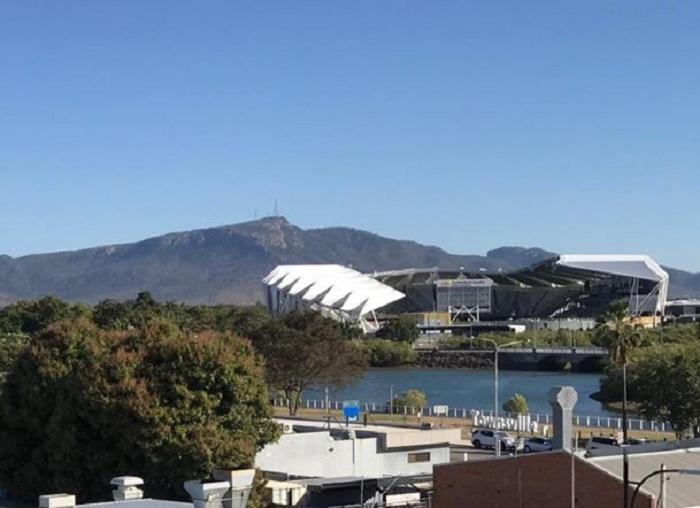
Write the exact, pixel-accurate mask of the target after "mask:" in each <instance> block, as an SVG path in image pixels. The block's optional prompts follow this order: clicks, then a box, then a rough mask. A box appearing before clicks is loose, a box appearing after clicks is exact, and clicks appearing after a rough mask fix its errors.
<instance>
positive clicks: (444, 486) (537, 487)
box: [433, 452, 653, 508]
mask: <svg viewBox="0 0 700 508" xmlns="http://www.w3.org/2000/svg"><path fill="white" fill-rule="evenodd" d="M571 467H572V466H571V455H569V454H568V453H565V452H553V453H540V454H532V455H522V456H520V457H504V458H502V459H493V460H483V461H475V462H464V463H461V464H446V465H443V466H437V467H436V468H435V469H434V474H433V476H434V482H435V507H436V508H471V507H474V508H481V507H488V508H492V507H493V508H511V507H512V508H567V507H569V506H571ZM574 471H575V492H576V496H575V499H576V507H577V508H607V507H610V508H620V507H621V506H622V482H621V481H619V480H617V479H616V478H614V477H612V476H610V475H609V474H607V473H605V472H603V471H600V470H599V469H597V468H595V467H594V466H591V465H590V464H588V463H586V462H585V461H584V460H581V459H578V458H576V459H574ZM633 490H634V489H630V499H631V497H632V491H633ZM634 508H653V501H652V499H651V498H650V497H647V496H646V495H643V494H641V493H640V494H639V495H637V500H636V502H635V507H634Z"/></svg>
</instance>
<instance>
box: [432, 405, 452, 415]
mask: <svg viewBox="0 0 700 508" xmlns="http://www.w3.org/2000/svg"><path fill="white" fill-rule="evenodd" d="M448 410H449V407H448V406H433V414H434V415H435V416H447V411H448Z"/></svg>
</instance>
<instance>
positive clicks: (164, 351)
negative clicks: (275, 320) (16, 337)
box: [0, 321, 279, 500]
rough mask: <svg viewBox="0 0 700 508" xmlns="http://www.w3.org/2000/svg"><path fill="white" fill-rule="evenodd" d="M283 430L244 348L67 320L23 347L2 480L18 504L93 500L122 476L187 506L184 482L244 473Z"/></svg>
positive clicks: (8, 392)
mask: <svg viewBox="0 0 700 508" xmlns="http://www.w3.org/2000/svg"><path fill="white" fill-rule="evenodd" d="M278 433H279V428H278V426H277V425H276V424H275V423H274V422H273V421H272V419H271V407H270V405H269V402H268V399H267V390H266V387H265V384H264V378H263V370H262V367H261V365H260V364H259V361H258V360H257V359H256V357H255V355H254V352H253V350H252V348H251V346H250V344H249V343H248V342H247V341H245V340H243V339H239V338H237V337H235V336H232V335H229V334H223V333H212V332H204V333H199V334H197V335H187V334H184V333H181V332H179V331H178V330H177V327H176V326H174V325H173V324H172V323H168V322H152V323H149V325H148V326H146V327H144V328H143V329H138V330H131V331H129V332H116V331H105V330H100V329H98V328H96V327H95V326H94V325H93V324H91V323H88V322H85V321H75V322H66V321H63V322H61V323H60V324H58V325H55V326H54V327H50V328H49V329H48V330H47V331H46V332H44V333H42V334H41V335H40V336H38V337H37V338H36V340H35V344H34V345H33V347H32V348H27V349H25V350H24V351H23V353H22V354H21V355H20V357H19V358H18V360H17V361H16V362H15V364H14V368H13V369H12V371H11V372H10V374H9V376H8V379H7V381H6V383H5V387H4V390H3V392H2V394H1V395H0V443H2V446H0V482H1V483H2V485H3V486H4V487H6V488H8V489H9V490H10V491H11V492H12V493H13V494H14V495H15V496H18V497H21V498H35V496H37V495H39V494H42V493H46V492H62V491H64V492H75V493H77V494H78V495H79V496H80V497H81V499H82V500H88V499H89V500H95V499H105V498H106V495H107V493H108V489H106V486H107V485H108V482H109V479H110V478H111V477H113V476H116V475H119V474H124V473H125V472H128V473H130V474H134V475H138V476H141V477H143V478H145V480H146V482H147V484H148V487H149V492H150V493H151V494H152V495H154V496H156V497H159V496H166V497H175V498H184V497H186V494H185V493H184V491H183V489H182V483H183V481H185V480H188V479H194V478H204V477H207V476H208V475H210V474H211V472H212V470H213V469H214V468H232V469H233V468H240V467H248V466H251V465H252V462H253V458H254V454H255V453H256V451H257V450H260V449H261V447H262V446H263V445H265V444H266V443H269V442H270V441H272V440H274V439H276V437H277V435H278Z"/></svg>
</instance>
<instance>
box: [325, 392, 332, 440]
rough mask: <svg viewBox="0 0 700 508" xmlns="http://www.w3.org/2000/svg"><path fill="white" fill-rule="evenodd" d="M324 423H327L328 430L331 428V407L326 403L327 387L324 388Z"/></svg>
mask: <svg viewBox="0 0 700 508" xmlns="http://www.w3.org/2000/svg"><path fill="white" fill-rule="evenodd" d="M326 421H327V422H328V428H329V429H330V428H331V406H330V404H329V403H328V387H327V386H326Z"/></svg>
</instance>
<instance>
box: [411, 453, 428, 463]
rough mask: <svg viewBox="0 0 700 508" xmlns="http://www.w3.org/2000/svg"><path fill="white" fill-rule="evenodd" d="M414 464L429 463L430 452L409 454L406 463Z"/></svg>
mask: <svg viewBox="0 0 700 508" xmlns="http://www.w3.org/2000/svg"><path fill="white" fill-rule="evenodd" d="M415 462H430V452H420V453H409V454H408V463H409V464H413V463H415Z"/></svg>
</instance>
